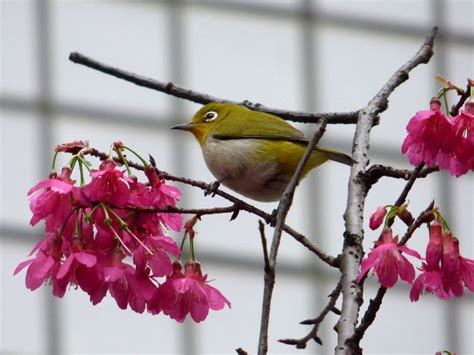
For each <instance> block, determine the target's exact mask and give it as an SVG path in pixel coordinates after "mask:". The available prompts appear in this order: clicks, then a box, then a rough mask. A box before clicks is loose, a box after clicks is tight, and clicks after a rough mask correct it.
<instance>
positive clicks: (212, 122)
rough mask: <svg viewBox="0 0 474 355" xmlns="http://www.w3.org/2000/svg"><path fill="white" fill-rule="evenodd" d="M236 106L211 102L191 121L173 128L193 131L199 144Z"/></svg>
mask: <svg viewBox="0 0 474 355" xmlns="http://www.w3.org/2000/svg"><path fill="white" fill-rule="evenodd" d="M234 106H236V105H233V104H229V103H220V102H211V103H209V104H207V105H205V106H203V107H202V108H201V109H200V110H199V111H198V112H196V114H195V115H194V116H193V118H192V120H191V122H189V123H185V124H181V125H178V126H174V127H173V129H180V130H183V131H188V132H191V133H192V134H193V135H194V136H195V137H196V139H197V140H198V142H199V144H201V145H202V144H204V141H205V140H206V138H207V135H208V134H209V132H211V131H213V130H214V129H215V128H216V127H217V126H218V125H219V123H221V122H222V121H223V120H224V119H225V118H226V117H228V116H229V113H230V112H231V110H232V108H233V107H234Z"/></svg>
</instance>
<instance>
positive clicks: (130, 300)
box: [91, 252, 156, 313]
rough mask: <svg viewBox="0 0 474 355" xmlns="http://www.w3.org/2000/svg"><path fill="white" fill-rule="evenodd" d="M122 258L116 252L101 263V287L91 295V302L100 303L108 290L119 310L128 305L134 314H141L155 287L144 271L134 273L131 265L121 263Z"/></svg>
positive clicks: (119, 253) (121, 255) (122, 255)
mask: <svg viewBox="0 0 474 355" xmlns="http://www.w3.org/2000/svg"><path fill="white" fill-rule="evenodd" d="M124 257H125V255H124V254H123V253H121V252H116V253H114V255H113V256H112V257H111V258H109V259H108V260H109V261H108V262H106V263H101V264H102V268H103V273H104V279H103V285H101V287H99V288H98V292H97V293H95V294H92V295H91V301H92V302H93V303H94V304H96V303H98V302H100V300H101V299H102V298H103V296H105V292H106V291H107V290H108V291H109V292H110V295H111V296H112V297H113V298H114V299H115V301H116V303H117V306H118V307H119V308H121V309H126V308H127V305H130V308H132V309H133V310H134V311H135V312H138V313H142V312H143V311H144V309H145V305H146V302H148V301H150V300H151V298H152V296H153V294H154V292H155V289H156V287H155V285H154V284H153V283H152V282H151V280H150V277H149V275H148V274H147V271H146V270H144V271H143V272H136V271H135V269H134V268H133V267H132V266H131V265H129V264H127V263H124V262H123V259H124ZM104 291H105V292H104Z"/></svg>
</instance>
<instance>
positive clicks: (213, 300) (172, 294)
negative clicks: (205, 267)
mask: <svg viewBox="0 0 474 355" xmlns="http://www.w3.org/2000/svg"><path fill="white" fill-rule="evenodd" d="M225 305H227V306H228V307H230V306H231V304H230V302H229V301H228V300H227V299H226V298H225V297H224V296H223V295H222V293H220V291H219V290H217V289H216V288H214V287H212V286H210V285H209V281H207V275H204V276H203V275H202V272H201V266H200V264H199V263H197V262H187V263H186V265H185V267H184V272H183V270H182V265H181V263H180V262H175V263H174V264H173V273H172V274H171V275H170V276H168V277H167V279H166V281H165V282H164V283H163V284H162V285H160V287H159V288H158V290H157V291H156V293H155V295H154V300H153V301H152V302H150V303H149V305H148V310H149V311H150V312H151V313H153V314H156V313H159V312H161V311H162V312H163V313H164V314H166V315H169V316H170V317H171V318H172V319H175V320H177V321H178V322H184V320H185V318H186V316H187V315H188V314H190V315H191V318H192V319H193V320H194V321H195V322H201V321H203V320H204V319H206V317H207V315H208V313H209V310H210V309H212V310H216V311H217V310H221V309H223V308H224V306H225Z"/></svg>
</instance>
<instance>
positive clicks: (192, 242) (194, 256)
mask: <svg viewBox="0 0 474 355" xmlns="http://www.w3.org/2000/svg"><path fill="white" fill-rule="evenodd" d="M189 253H190V254H191V260H192V261H196V255H195V254H194V238H191V237H190V238H189Z"/></svg>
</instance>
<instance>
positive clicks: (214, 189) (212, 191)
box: [204, 180, 221, 197]
mask: <svg viewBox="0 0 474 355" xmlns="http://www.w3.org/2000/svg"><path fill="white" fill-rule="evenodd" d="M219 186H221V183H220V182H219V181H218V180H216V181H214V182H213V183H212V184H210V185H209V186H208V187H207V189H206V190H205V191H204V196H208V195H212V197H214V196H215V194H216V192H217V190H218V189H219Z"/></svg>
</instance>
